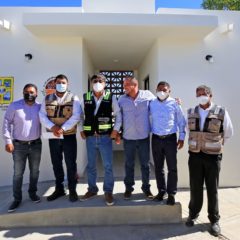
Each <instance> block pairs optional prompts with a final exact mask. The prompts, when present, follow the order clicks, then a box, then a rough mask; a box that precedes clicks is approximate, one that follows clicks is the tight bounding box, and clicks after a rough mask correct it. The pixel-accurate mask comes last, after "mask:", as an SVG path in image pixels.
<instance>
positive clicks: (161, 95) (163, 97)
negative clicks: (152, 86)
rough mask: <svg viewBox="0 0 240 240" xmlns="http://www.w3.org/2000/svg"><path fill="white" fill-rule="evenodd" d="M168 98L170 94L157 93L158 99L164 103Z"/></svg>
mask: <svg viewBox="0 0 240 240" xmlns="http://www.w3.org/2000/svg"><path fill="white" fill-rule="evenodd" d="M168 96H169V93H168V92H163V91H160V92H157V97H158V98H159V99H160V100H162V101H163V100H164V99H166V98H167V97H168Z"/></svg>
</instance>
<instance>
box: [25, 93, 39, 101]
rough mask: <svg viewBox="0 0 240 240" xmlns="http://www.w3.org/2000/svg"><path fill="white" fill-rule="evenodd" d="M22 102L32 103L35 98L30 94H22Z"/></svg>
mask: <svg viewBox="0 0 240 240" xmlns="http://www.w3.org/2000/svg"><path fill="white" fill-rule="evenodd" d="M23 97H24V100H25V101H28V102H34V101H35V99H36V98H37V96H35V95H34V94H31V93H24V94H23Z"/></svg>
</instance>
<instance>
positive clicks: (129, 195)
mask: <svg viewBox="0 0 240 240" xmlns="http://www.w3.org/2000/svg"><path fill="white" fill-rule="evenodd" d="M131 196H132V192H131V191H128V190H126V191H125V193H124V199H125V200H129V199H130V198H131Z"/></svg>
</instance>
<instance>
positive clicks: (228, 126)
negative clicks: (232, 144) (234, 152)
mask: <svg viewBox="0 0 240 240" xmlns="http://www.w3.org/2000/svg"><path fill="white" fill-rule="evenodd" d="M223 132H224V144H225V143H226V142H227V141H228V139H229V138H231V137H232V136H233V125H232V121H231V119H230V116H229V114H228V112H227V110H225V115H224V120H223Z"/></svg>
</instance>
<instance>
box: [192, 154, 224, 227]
mask: <svg viewBox="0 0 240 240" xmlns="http://www.w3.org/2000/svg"><path fill="white" fill-rule="evenodd" d="M221 159H222V154H219V155H211V154H205V153H203V152H200V153H192V152H189V161H188V166H189V174H190V194H191V197H190V202H189V214H190V217H191V218H196V217H197V216H198V215H199V212H200V211H201V208H202V205H203V185H204V182H205V184H206V188H207V197H208V218H209V220H210V222H211V223H215V222H217V221H218V220H219V218H220V216H219V209H218V182H219V172H220V168H221Z"/></svg>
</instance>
